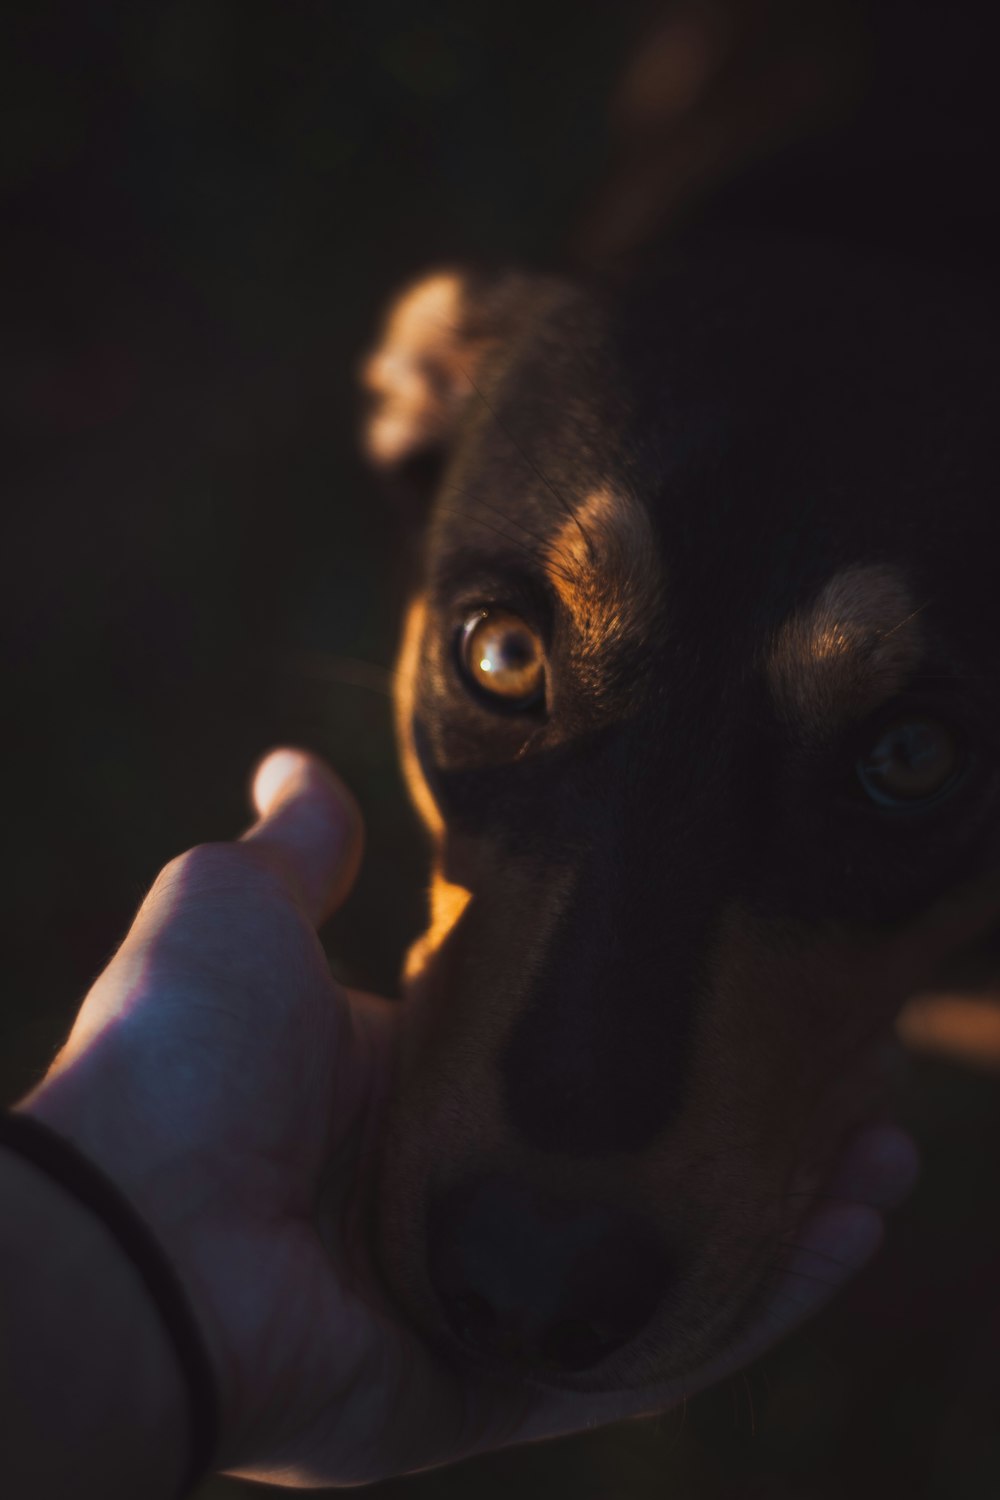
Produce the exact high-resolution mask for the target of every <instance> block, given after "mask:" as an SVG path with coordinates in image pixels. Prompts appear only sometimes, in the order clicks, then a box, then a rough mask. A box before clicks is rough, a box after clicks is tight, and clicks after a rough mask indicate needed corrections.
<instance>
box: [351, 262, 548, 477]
mask: <svg viewBox="0 0 1000 1500" xmlns="http://www.w3.org/2000/svg"><path fill="white" fill-rule="evenodd" d="M540 281H541V278H535V277H531V276H527V275H524V274H523V273H521V272H515V271H507V272H503V273H489V272H476V271H457V270H440V271H435V272H432V273H430V274H429V275H427V276H425V277H423V278H422V279H421V280H420V281H417V282H416V283H414V284H411V285H410V286H409V287H407V288H406V289H405V290H404V291H403V292H402V293H401V294H400V295H399V296H398V297H397V298H396V300H395V302H394V303H393V304H392V306H391V307H390V308H389V312H388V315H387V317H386V319H385V323H384V325H383V328H382V331H381V335H380V337H379V340H378V343H377V345H376V347H375V349H374V351H373V352H372V353H370V354H369V355H368V356H367V358H366V359H365V361H364V363H363V365H362V369H361V383H362V387H363V389H364V391H365V394H366V397H367V402H368V405H367V411H366V413H365V419H364V446H365V451H366V453H367V455H368V457H369V459H370V460H371V462H372V463H373V464H374V465H375V467H376V468H378V469H379V470H380V471H381V472H383V473H384V474H386V475H388V476H390V477H391V478H394V479H406V480H409V481H411V482H413V481H416V482H419V481H424V483H426V482H427V480H428V479H432V478H433V476H434V474H435V473H436V472H437V471H438V470H439V469H440V467H441V464H442V461H443V459H444V457H445V455H446V452H447V449H448V445H449V443H450V441H451V438H452V436H453V434H454V432H455V429H456V427H457V425H458V423H459V421H460V419H461V415H462V412H463V411H464V410H465V408H466V406H467V405H468V403H469V401H470V399H473V400H474V399H475V398H476V395H477V392H478V390H479V381H480V378H481V377H482V373H483V368H484V365H485V363H486V362H487V360H489V359H491V358H492V357H493V356H494V355H495V354H496V353H497V352H498V351H499V350H500V349H501V347H502V346H503V345H506V344H508V343H509V341H510V340H511V337H512V334H513V333H514V330H515V329H516V327H517V325H518V324H519V323H520V322H521V321H522V314H523V313H524V312H525V311H526V310H527V307H528V306H530V305H531V304H532V303H533V302H534V301H535V298H534V297H533V296H532V291H533V290H535V289H537V287H538V284H539V282H540Z"/></svg>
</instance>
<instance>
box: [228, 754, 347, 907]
mask: <svg viewBox="0 0 1000 1500" xmlns="http://www.w3.org/2000/svg"><path fill="white" fill-rule="evenodd" d="M252 794H253V801H254V806H255V807H256V809H257V812H258V813H259V814H260V817H259V818H258V821H257V822H256V823H255V824H254V825H253V827H252V828H250V829H248V830H247V832H246V833H245V834H244V835H243V837H242V839H241V841H240V842H241V843H244V844H248V845H250V846H251V848H253V849H254V850H255V851H256V853H257V854H258V855H259V856H262V857H263V858H265V859H266V861H267V863H268V864H269V865H271V867H272V868H273V869H275V870H276V871H277V872H278V873H279V874H280V875H281V877H282V878H283V879H284V880H285V881H287V883H288V885H289V888H290V889H291V892H292V894H293V896H294V897H295V899H296V901H297V902H298V903H299V905H300V906H301V907H302V909H303V911H305V912H306V914H307V915H308V916H309V918H310V920H311V921H312V922H314V923H315V924H316V925H317V926H318V925H319V923H321V922H322V921H323V919H324V918H325V917H327V916H329V914H330V913H331V912H332V911H333V910H334V909H335V908H336V907H337V906H338V905H339V904H340V903H341V902H342V901H343V899H344V897H345V896H346V895H347V892H348V891H349V890H350V888H351V886H352V885H353V883H354V878H355V876H356V874H357V870H358V865H359V864H360V862H361V850H362V845H363V842H364V830H363V824H362V820H361V813H360V812H359V810H358V805H357V803H356V802H355V800H354V798H353V797H352V796H351V794H350V792H349V791H348V790H347V788H346V787H345V786H344V784H343V782H342V781H341V780H340V778H339V777H338V776H336V775H335V774H334V772H333V771H331V770H330V768H329V766H327V765H325V764H324V763H323V762H322V761H321V760H319V759H318V758H317V757H316V756H314V755H309V754H307V753H306V751H304V750H291V749H281V750H273V751H271V753H270V754H269V755H267V756H266V757H265V758H264V760H262V761H261V763H260V765H259V766H258V767H257V770H256V771H255V773H254V776H253V783H252Z"/></svg>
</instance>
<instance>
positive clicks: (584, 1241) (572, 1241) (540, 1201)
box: [428, 1176, 671, 1375]
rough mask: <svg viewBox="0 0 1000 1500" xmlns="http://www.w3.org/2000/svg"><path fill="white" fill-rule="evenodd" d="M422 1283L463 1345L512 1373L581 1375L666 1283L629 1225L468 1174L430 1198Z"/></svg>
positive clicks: (609, 1213)
mask: <svg viewBox="0 0 1000 1500" xmlns="http://www.w3.org/2000/svg"><path fill="white" fill-rule="evenodd" d="M428 1234H429V1246H428V1249H429V1270H430V1279H431V1284H432V1286H433V1287H434V1290H435V1292H436V1294H437V1296H438V1298H439V1299H440V1301H441V1304H442V1306H443V1308H444V1311H445V1314H446V1316H447V1320H448V1323H449V1325H450V1327H451V1329H452V1330H453V1332H454V1334H455V1335H456V1337H457V1338H458V1339H459V1341H460V1342H461V1343H462V1345H463V1346H464V1348H465V1349H466V1350H467V1351H468V1352H469V1353H471V1354H473V1355H476V1356H478V1357H480V1358H483V1357H485V1358H486V1359H488V1360H489V1362H490V1363H491V1364H495V1363H500V1364H502V1365H504V1366H506V1367H508V1368H511V1369H514V1368H516V1369H518V1370H520V1371H521V1372H523V1373H526V1374H530V1373H532V1372H535V1373H537V1374H540V1375H541V1374H543V1373H544V1372H545V1371H549V1372H555V1371H574V1370H587V1369H591V1368H593V1367H594V1366H595V1365H598V1364H600V1363H601V1362H602V1361H603V1360H604V1359H606V1358H607V1357H608V1356H609V1355H611V1354H613V1353H614V1352H615V1351H616V1350H617V1349H620V1348H622V1346H623V1345H624V1344H626V1343H627V1342H628V1341H629V1340H630V1339H631V1338H632V1337H633V1336H634V1335H635V1334H637V1333H638V1332H639V1331H640V1330H641V1329H642V1328H643V1327H645V1325H646V1324H647V1323H648V1321H649V1320H650V1318H651V1317H652V1315H653V1313H654V1312H655V1310H656V1308H657V1306H658V1305H659V1303H660V1301H661V1299H662V1297H663V1296H664V1294H665V1292H666V1291H667V1288H668V1285H669V1282H670V1279H671V1278H670V1272H669V1267H668V1260H667V1255H666V1252H665V1251H664V1249H663V1247H662V1246H661V1245H660V1244H659V1242H658V1240H657V1239H656V1237H655V1236H654V1235H653V1233H652V1231H651V1230H650V1229H649V1228H648V1227H647V1226H646V1225H645V1224H644V1223H643V1222H642V1221H641V1220H640V1219H638V1218H637V1217H635V1216H632V1215H628V1214H626V1213H624V1212H622V1211H620V1210H617V1209H614V1208H608V1207H593V1206H589V1205H585V1204H581V1203H579V1202H573V1201H571V1200H566V1201H560V1200H557V1199H554V1198H550V1197H547V1196H543V1195H542V1194H540V1193H539V1192H537V1191H535V1190H533V1189H531V1188H529V1187H527V1186H525V1185H524V1184H522V1183H520V1182H515V1181H514V1180H512V1179H510V1178H506V1177H502V1176H488V1177H479V1178H476V1179H474V1180H472V1181H469V1182H465V1183H462V1184H461V1185H459V1186H458V1187H456V1188H453V1189H451V1190H450V1191H449V1192H448V1193H447V1194H445V1195H444V1196H443V1197H441V1198H440V1199H438V1200H437V1201H435V1202H434V1203H433V1204H432V1206H431V1209H430V1213H429V1217H428Z"/></svg>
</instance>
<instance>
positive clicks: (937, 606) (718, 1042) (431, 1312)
mask: <svg viewBox="0 0 1000 1500" xmlns="http://www.w3.org/2000/svg"><path fill="white" fill-rule="evenodd" d="M932 298H934V299H935V301H934V302H933V303H932V301H931V299H932ZM990 357H991V349H990V343H989V340H988V338H987V337H986V335H985V332H983V333H982V334H981V333H980V331H979V330H977V328H976V326H975V323H974V321H971V322H970V321H967V320H966V317H965V313H964V310H963V309H962V308H960V307H958V304H957V303H955V304H951V303H949V302H948V301H947V299H946V298H945V296H944V294H943V293H942V292H941V291H940V290H939V289H938V288H937V287H936V285H935V284H934V283H933V282H928V283H926V284H925V283H923V282H920V281H914V282H913V283H912V284H909V283H908V284H905V285H904V284H903V282H902V281H901V280H900V279H899V278H896V277H894V276H893V275H887V276H876V275H869V274H868V273H867V272H865V271H864V270H863V268H861V267H859V266H851V265H849V264H848V265H846V267H845V264H844V258H843V257H838V258H836V259H835V258H832V257H829V258H828V257H825V256H823V255H822V254H820V253H818V252H808V253H807V252H806V251H805V250H796V251H793V252H791V253H779V252H778V251H772V250H769V251H763V250H760V249H757V248H755V247H749V246H744V247H742V248H741V249H739V251H737V250H735V249H730V250H728V251H727V252H714V251H706V252H705V253H704V255H703V256H701V257H700V258H699V259H698V260H697V262H696V263H695V264H689V265H687V266H684V265H680V266H678V268H677V269H676V270H675V271H673V272H672V273H671V274H669V275H665V276H663V277H660V278H657V279H655V280H653V281H651V282H649V283H648V284H646V285H645V286H644V287H643V288H642V289H640V290H636V289H634V288H633V289H632V290H630V291H629V292H628V294H627V295H622V296H618V295H611V294H610V293H605V292H604V291H601V290H597V289H595V288H593V287H587V286H581V285H573V284H569V283H562V282H556V281H548V280H544V279H537V280H533V279H529V278H521V277H506V278H495V279H493V280H490V279H487V278H482V279H479V280H476V279H474V278H462V277H460V276H453V275H441V276H437V277H434V278H431V279H430V280H429V281H427V282H425V283H424V284H422V285H421V286H420V287H418V288H416V289H415V290H413V291H411V292H410V293H408V294H407V296H406V297H404V298H403V299H402V301H401V302H400V303H399V304H398V306H397V308H396V310H395V312H394V313H393V315H392V317H391V318H390V320H389V323H388V325H387V329H386V334H385V339H384V342H383V344H382V346H381V348H380V349H379V351H378V352H377V353H376V355H375V356H374V357H373V359H372V360H371V362H370V364H369V366H368V368H367V373H366V379H367V384H368V386H369V389H370V392H371V393H372V396H373V398H374V400H373V405H372V411H371V418H370V425H369V428H368V443H369V448H370V451H371V453H372V455H373V457H374V458H375V460H376V461H377V462H378V463H380V464H381V465H382V466H383V467H386V468H398V467H400V466H403V465H407V464H413V463H414V462H415V461H416V460H423V459H425V458H428V457H430V458H432V459H436V460H439V461H440V464H441V469H442V472H441V475H440V478H439V480H438V482H437V484H436V487H435V491H434V494H435V499H434V501H433V505H432V506H431V508H430V510H429V514H428V518H427V523H426V533H425V549H424V557H425V564H424V573H423V578H422V582H421V585H420V587H419V589H418V591H417V593H416V595H415V598H414V600H413V603H412V605H411V609H410V613H409V617H408V623H407V627H406V634H405V641H404V646H403V652H402V658H401V663H400V672H399V703H398V706H399V724H400V735H401V741H402V745H403V753H404V759H405V763H406V770H407V775H408V777H409V780H410V784H411V788H412V791H413V795H414V798H415V800H416V803H417V806H418V808H419V809H420V811H421V813H422V815H423V818H424V820H425V822H426V824H427V827H428V829H429V831H430V834H431V836H432V839H433V843H434V850H435V862H434V876H433V883H432V889H431V909H432V911H431V923H430V927H429V930H428V931H427V933H426V934H425V936H424V937H423V938H422V939H421V941H420V942H418V944H417V945H416V946H415V948H414V949H413V951H412V952H411V954H410V958H409V961H408V966H407V981H408V1001H407V1005H406V1008H405V1020H404V1027H403V1043H402V1047H401V1055H400V1059H399V1080H398V1088H397V1091H396V1095H395V1102H394V1106H393V1111H392V1117H391V1121H390V1129H389V1141H388V1146H387V1149H386V1156H385V1163H384V1171H383V1175H382V1181H381V1188H380V1202H381V1207H380V1224H379V1253H380V1258H381V1262H382V1265H383V1268H384V1272H385V1275H386V1278H387V1281H388V1283H389V1285H390V1286H391V1288H392V1291H393V1293H394V1295H395V1297H396V1298H397V1300H398V1301H399V1303H400V1304H401V1305H402V1306H403V1308H404V1309H405V1310H406V1311H407V1313H408V1314H409V1315H410V1316H411V1317H412V1318H413V1319H414V1320H415V1321H416V1322H418V1323H419V1324H420V1325H421V1326H422V1327H423V1328H424V1329H425V1331H426V1332H427V1333H428V1334H429V1335H431V1336H432V1337H433V1338H435V1339H436V1340H438V1341H443V1342H445V1343H447V1344H450V1346H451V1348H452V1352H453V1353H456V1352H458V1351H459V1350H460V1351H461V1353H462V1354H463V1355H464V1356H466V1357H469V1358H471V1359H474V1360H476V1361H480V1362H484V1363H486V1364H487V1365H490V1366H492V1367H494V1368H496V1369H499V1370H505V1371H508V1372H516V1373H519V1374H522V1375H524V1376H526V1377H528V1378H532V1379H535V1380H539V1381H542V1382H545V1383H549V1384H553V1385H558V1386H563V1387H569V1388H588V1389H616V1388H634V1387H641V1386H643V1385H646V1384H649V1383H652V1382H658V1381H662V1380H663V1379H664V1378H669V1377H672V1376H675V1375H676V1376H683V1375H685V1374H686V1373H687V1372H691V1371H693V1370H695V1369H697V1368H698V1367H699V1366H701V1365H703V1364H704V1363H705V1362H706V1361H708V1360H709V1359H711V1358H712V1357H714V1356H715V1355H716V1354H717V1353H718V1351H719V1350H720V1348H721V1347H722V1346H723V1345H724V1344H725V1343H726V1341H728V1340H730V1339H731V1338H733V1337H734V1336H735V1333H736V1332H737V1331H739V1330H740V1329H742V1328H744V1327H745V1326H746V1325H747V1324H748V1323H750V1322H752V1319H753V1317H754V1314H755V1312H756V1311H757V1310H758V1309H759V1308H760V1306H761V1303H762V1299H763V1298H764V1296H765V1293H766V1291H767V1288H768V1287H769V1285H770V1284H771V1282H772V1281H773V1278H774V1277H775V1275H776V1273H777V1271H778V1269H779V1268H780V1267H781V1265H782V1263H783V1261H784V1260H785V1259H786V1258H787V1254H788V1247H789V1245H790V1244H792V1243H794V1240H795V1231H796V1226H797V1225H798V1224H799V1222H800V1221H801V1219H802V1216H803V1213H804V1212H805V1210H806V1208H807V1206H808V1203H809V1201H810V1198H811V1196H812V1195H814V1194H815V1193H816V1192H817V1191H821V1190H822V1184H823V1181H824V1177H825V1176H826V1174H828V1173H829V1171H830V1170H831V1167H832V1165H833V1163H834V1162H835V1161H836V1159H837V1153H838V1151H839V1150H840V1148H841V1145H842V1142H843V1140H844V1138H845V1136H846V1134H847V1133H848V1132H849V1131H850V1128H851V1127H852V1125H854V1124H856V1123H858V1122H859V1121H860V1120H861V1119H863V1118H864V1117H865V1116H866V1115H867V1114H868V1113H870V1111H871V1110H872V1109H873V1108H874V1107H876V1101H877V1098H878V1091H879V1087H880V1069H881V1064H882V1060H883V1057H884V1053H885V1049H886V1045H887V1041H888V1038H889V1035H890V1030H891V1023H892V1019H893V1016H894V1013H895V1011H896V1010H897V1008H898V1006H899V1004H900V1003H901V1001H902V1000H903V999H904V998H905V997H906V995H907V994H908V993H910V992H912V990H913V989H914V988H916V987H918V986H919V985H921V984H922V983H926V981H927V979H928V977H929V976H930V975H931V974H932V973H933V971H934V969H935V967H936V966H937V965H938V964H939V962H940V961H942V960H943V959H944V958H945V957H946V956H947V955H948V954H950V953H952V952H953V951H955V950H956V949H957V948H959V947H961V946H962V945H963V944H966V943H968V942H970V941H972V939H973V938H974V937H975V936H976V935H977V934H978V933H979V932H980V931H981V930H982V929H983V928H984V926H985V925H986V923H987V921H988V919H989V916H990V914H991V913H992V910H993V896H994V894H995V892H994V891H993V888H992V877H993V873H994V872H995V871H996V869H997V866H998V862H1000V828H998V813H1000V803H998V796H1000V787H998V778H997V774H996V772H997V749H998V741H1000V722H998V718H1000V716H998V712H997V701H998V699H997V693H996V668H995V664H994V659H995V641H996V639H997V627H998V625H1000V619H998V616H1000V606H998V601H997V590H996V588H995V586H994V584H993V582H992V575H993V558H992V555H991V551H990V542H991V538H992V537H993V535H994V523H993V521H992V516H991V514H990V512H991V511H992V508H993V504H994V502H993V499H992V494H991V490H990V489H989V488H988V487H987V486H988V484H989V483H991V481H990V479H989V476H990V475H993V476H995V475H996V473H997V464H996V458H997V455H996V453H995V452H993V451H991V447H992V444H993V439H992V438H991V436H990V423H991V410H990V406H991V397H990V393H989V392H988V390H987V387H986V383H985V382H986V380H987V378H988V371H989V367H990Z"/></svg>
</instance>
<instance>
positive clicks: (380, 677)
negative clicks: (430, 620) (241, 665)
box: [279, 651, 392, 698]
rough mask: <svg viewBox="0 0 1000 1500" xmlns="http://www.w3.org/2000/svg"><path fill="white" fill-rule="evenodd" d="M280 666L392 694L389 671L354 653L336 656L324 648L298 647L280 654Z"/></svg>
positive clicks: (329, 680) (387, 695)
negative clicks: (294, 650) (305, 649)
mask: <svg viewBox="0 0 1000 1500" xmlns="http://www.w3.org/2000/svg"><path fill="white" fill-rule="evenodd" d="M279 665H280V667H281V669H282V670H285V671H290V672H293V673H295V674H296V675H297V676H300V677H312V678H315V679H317V680H319V681H322V682H335V683H337V685H338V686H342V687H359V688H364V689H366V690H367V691H368V692H372V693H378V694H379V695H380V696H381V697H384V698H391V696H392V671H391V670H390V668H389V667H383V666H381V665H380V664H379V663H378V662H373V661H364V660H362V659H361V658H360V657H356V656H338V655H334V654H331V653H328V652H325V651H302V652H297V653H296V654H295V655H294V656H293V657H282V658H281V659H280V663H279Z"/></svg>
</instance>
